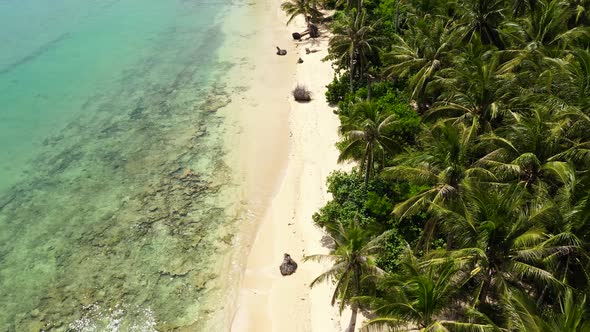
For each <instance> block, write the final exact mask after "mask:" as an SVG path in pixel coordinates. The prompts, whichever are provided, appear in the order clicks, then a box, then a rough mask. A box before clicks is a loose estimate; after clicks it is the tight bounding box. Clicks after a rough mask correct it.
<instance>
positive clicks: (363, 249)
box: [304, 222, 390, 332]
mask: <svg viewBox="0 0 590 332" xmlns="http://www.w3.org/2000/svg"><path fill="white" fill-rule="evenodd" d="M328 234H329V235H330V237H331V238H332V239H333V241H334V244H335V247H334V249H333V250H332V251H331V252H330V254H328V255H311V256H306V257H305V258H304V260H305V261H310V260H311V261H318V262H322V261H329V262H331V263H333V265H332V267H331V268H330V269H328V270H327V271H326V272H324V273H322V274H320V275H319V276H318V277H317V278H315V279H314V280H313V281H312V282H311V284H310V287H314V286H315V285H317V284H319V283H321V282H325V281H329V282H331V281H335V282H336V288H335V289H334V294H333V295H332V305H334V304H335V303H336V300H338V299H340V311H341V312H342V310H343V309H344V306H345V305H346V304H350V307H351V310H352V315H351V318H350V323H349V324H348V329H347V331H350V332H354V331H355V326H356V317H357V314H358V309H359V308H358V304H357V303H356V302H352V301H351V299H352V298H354V297H356V296H359V295H361V287H362V285H363V284H365V283H368V282H370V278H369V277H371V276H376V275H379V274H382V273H383V271H381V270H380V269H379V268H378V267H377V265H376V263H375V258H374V256H373V255H374V254H375V253H376V252H377V251H378V250H380V249H381V245H382V244H383V242H384V241H385V239H386V238H387V237H388V236H389V235H390V232H385V233H383V234H381V235H379V236H377V237H374V238H371V236H370V234H369V233H368V232H367V231H366V229H364V228H362V227H360V226H359V225H358V224H357V223H356V222H352V223H351V224H349V225H347V226H344V225H342V223H340V222H338V223H337V224H336V225H335V227H332V228H330V229H329V230H328Z"/></svg>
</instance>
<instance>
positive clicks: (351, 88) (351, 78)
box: [348, 52, 354, 92]
mask: <svg viewBox="0 0 590 332" xmlns="http://www.w3.org/2000/svg"><path fill="white" fill-rule="evenodd" d="M348 76H349V78H350V92H354V78H353V76H354V52H350V70H349V71H348Z"/></svg>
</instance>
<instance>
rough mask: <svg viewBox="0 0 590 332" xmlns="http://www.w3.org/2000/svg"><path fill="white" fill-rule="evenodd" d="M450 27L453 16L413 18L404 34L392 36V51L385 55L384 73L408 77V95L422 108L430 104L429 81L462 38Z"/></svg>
mask: <svg viewBox="0 0 590 332" xmlns="http://www.w3.org/2000/svg"><path fill="white" fill-rule="evenodd" d="M453 27H454V21H453V20H445V19H442V18H439V17H430V16H427V17H425V18H423V19H421V18H418V19H415V20H414V21H413V22H411V24H410V28H409V29H408V30H407V31H406V33H404V34H403V36H401V35H396V36H395V40H394V43H393V45H392V47H391V51H390V52H389V53H388V54H386V55H385V61H386V62H387V63H388V66H386V67H385V69H384V72H385V75H386V76H389V77H409V78H410V80H409V89H410V99H411V100H414V101H416V103H417V106H418V109H419V110H420V111H421V112H424V111H425V110H426V109H427V108H428V107H429V106H428V102H429V101H430V99H429V96H428V95H427V90H428V87H429V85H430V84H431V82H432V81H433V80H435V78H436V76H437V74H438V73H439V71H440V70H441V69H443V68H447V67H448V66H449V65H450V52H452V51H453V50H454V49H455V45H456V44H457V42H458V41H459V40H460V39H461V38H460V33H461V31H459V30H458V29H454V28H453Z"/></svg>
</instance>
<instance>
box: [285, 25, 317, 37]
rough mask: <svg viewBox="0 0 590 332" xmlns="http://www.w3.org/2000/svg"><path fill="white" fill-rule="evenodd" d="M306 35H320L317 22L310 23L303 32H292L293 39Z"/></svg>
mask: <svg viewBox="0 0 590 332" xmlns="http://www.w3.org/2000/svg"><path fill="white" fill-rule="evenodd" d="M305 35H309V36H310V37H311V38H317V37H319V36H320V29H319V28H318V26H317V25H315V24H308V25H307V30H305V31H303V32H301V33H299V32H293V33H292V34H291V36H293V39H295V40H300V39H301V38H302V37H303V36H305Z"/></svg>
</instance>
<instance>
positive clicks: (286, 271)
mask: <svg viewBox="0 0 590 332" xmlns="http://www.w3.org/2000/svg"><path fill="white" fill-rule="evenodd" d="M279 270H281V274H282V275H284V276H288V275H291V274H293V273H295V271H297V263H295V261H294V260H293V259H292V258H291V256H290V255H289V254H285V258H283V263H282V264H281V266H280V267H279Z"/></svg>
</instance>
